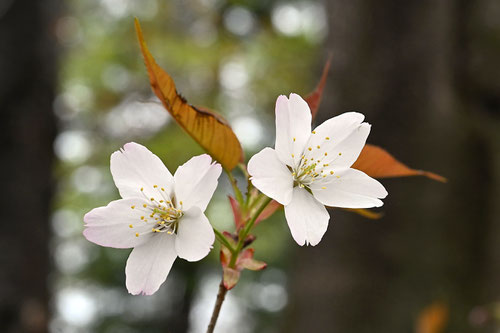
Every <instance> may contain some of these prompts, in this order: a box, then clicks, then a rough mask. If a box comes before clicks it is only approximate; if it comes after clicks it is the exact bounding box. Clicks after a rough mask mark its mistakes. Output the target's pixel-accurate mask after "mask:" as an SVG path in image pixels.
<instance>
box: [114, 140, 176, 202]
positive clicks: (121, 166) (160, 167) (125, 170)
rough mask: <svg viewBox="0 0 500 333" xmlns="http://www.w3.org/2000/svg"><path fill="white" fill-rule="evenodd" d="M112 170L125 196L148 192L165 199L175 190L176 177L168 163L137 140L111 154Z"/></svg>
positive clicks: (142, 195) (137, 195)
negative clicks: (173, 175) (174, 178)
mask: <svg viewBox="0 0 500 333" xmlns="http://www.w3.org/2000/svg"><path fill="white" fill-rule="evenodd" d="M111 174H112V175H113V179H114V181H115V185H116V187H117V188H118V190H119V191H120V195H121V196H122V198H130V197H144V195H145V196H146V197H147V198H152V197H154V198H160V199H162V198H163V197H164V196H165V195H166V196H170V194H171V192H172V190H173V177H172V174H171V173H170V171H168V169H167V167H166V166H165V165H164V164H163V162H162V161H161V160H160V159H159V158H158V156H156V155H155V154H153V153H152V152H150V151H149V150H148V149H147V148H146V147H144V146H142V145H140V144H137V143H135V142H130V143H127V144H125V145H124V146H123V149H121V150H119V151H116V152H114V153H113V154H112V155H111ZM155 185H156V187H155ZM141 188H142V189H143V191H141ZM161 188H163V189H164V191H161ZM163 199H164V198H163Z"/></svg>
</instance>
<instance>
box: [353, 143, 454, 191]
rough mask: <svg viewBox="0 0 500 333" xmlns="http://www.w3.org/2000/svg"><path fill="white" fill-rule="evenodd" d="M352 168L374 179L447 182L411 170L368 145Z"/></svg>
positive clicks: (438, 177) (425, 172) (443, 179)
mask: <svg viewBox="0 0 500 333" xmlns="http://www.w3.org/2000/svg"><path fill="white" fill-rule="evenodd" d="M352 168H353V169H358V170H361V171H363V172H364V173H366V174H367V175H369V176H371V177H374V178H388V177H404V176H426V177H428V178H431V179H434V180H437V181H440V182H446V181H447V180H446V178H444V177H442V176H440V175H437V174H435V173H432V172H429V171H422V170H415V169H411V168H409V167H407V166H406V165H404V164H403V163H401V162H399V161H398V160H396V159H395V158H394V157H392V155H391V154H389V153H388V152H387V151H386V150H384V149H382V148H380V147H377V146H374V145H370V144H367V145H365V147H364V148H363V150H362V151H361V154H360V155H359V157H358V160H357V161H356V162H355V163H354V164H353V166H352Z"/></svg>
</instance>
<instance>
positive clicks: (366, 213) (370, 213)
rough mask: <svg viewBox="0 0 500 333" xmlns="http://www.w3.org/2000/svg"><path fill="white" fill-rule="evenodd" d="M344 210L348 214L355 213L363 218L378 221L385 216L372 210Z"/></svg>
mask: <svg viewBox="0 0 500 333" xmlns="http://www.w3.org/2000/svg"><path fill="white" fill-rule="evenodd" d="M342 209H343V210H346V211H348V212H353V213H356V214H359V215H361V216H363V217H366V218H368V219H372V220H378V219H379V218H381V217H382V216H383V215H384V214H382V213H377V212H374V211H372V210H369V209H364V208H342Z"/></svg>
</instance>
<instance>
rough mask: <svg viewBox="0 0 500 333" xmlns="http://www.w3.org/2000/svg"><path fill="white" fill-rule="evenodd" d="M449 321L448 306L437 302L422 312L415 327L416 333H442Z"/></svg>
mask: <svg viewBox="0 0 500 333" xmlns="http://www.w3.org/2000/svg"><path fill="white" fill-rule="evenodd" d="M447 322H448V307H447V306H446V305H445V304H443V303H441V302H435V303H433V304H431V305H429V306H427V307H426V308H424V309H423V310H422V312H420V314H419V316H418V318H417V323H416V327H415V333H442V332H443V331H444V329H445V327H446V323H447Z"/></svg>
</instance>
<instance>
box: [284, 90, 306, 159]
mask: <svg viewBox="0 0 500 333" xmlns="http://www.w3.org/2000/svg"><path fill="white" fill-rule="evenodd" d="M310 135H311V110H310V109H309V106H308V105H307V102H306V101H304V100H303V99H302V97H300V96H299V95H297V94H290V99H287V98H286V96H283V95H281V96H279V97H278V99H277V100H276V144H275V149H276V152H277V154H278V157H279V159H280V160H281V161H282V162H283V163H285V164H287V165H289V166H294V165H295V163H296V162H297V161H298V160H299V159H300V156H301V154H302V152H303V151H304V147H305V144H306V142H307V140H308V139H309V136H310ZM294 139H295V141H294ZM292 154H293V155H294V157H292Z"/></svg>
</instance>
